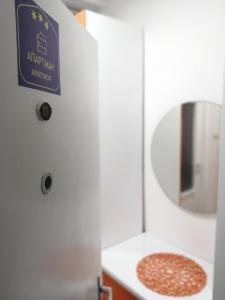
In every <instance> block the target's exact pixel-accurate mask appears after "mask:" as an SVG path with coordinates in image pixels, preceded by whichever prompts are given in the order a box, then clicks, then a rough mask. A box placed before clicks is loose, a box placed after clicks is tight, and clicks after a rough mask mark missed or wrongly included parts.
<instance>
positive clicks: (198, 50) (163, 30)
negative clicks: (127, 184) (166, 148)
mask: <svg viewBox="0 0 225 300" xmlns="http://www.w3.org/2000/svg"><path fill="white" fill-rule="evenodd" d="M102 12H103V13H107V14H109V15H111V16H114V17H118V18H120V19H123V20H125V21H127V22H130V23H132V24H135V25H137V26H140V25H141V26H142V27H143V28H145V29H146V47H145V49H146V78H145V86H146V89H145V95H146V101H145V145H146V146H145V187H146V190H145V197H146V221H147V229H148V231H150V232H151V233H153V234H154V235H156V236H158V237H160V238H161V239H165V240H168V241H170V242H172V243H174V244H175V245H177V246H178V247H181V248H184V249H186V250H188V251H191V252H193V253H195V254H197V255H199V256H202V257H203V258H206V259H209V260H211V261H212V260H213V257H214V244H215V228H216V220H215V218H204V217H200V216H195V215H192V214H190V213H187V212H185V211H182V210H180V209H179V208H177V207H175V206H174V205H172V204H171V202H170V201H169V199H168V197H167V196H166V195H165V194H164V193H163V192H162V190H161V188H160V187H159V185H158V183H157V181H156V179H155V175H154V173H153V170H152V165H151V162H150V154H149V151H150V144H151V141H152V136H153V133H154V130H155V128H156V126H157V124H158V122H159V120H160V119H161V118H162V116H163V115H164V114H165V113H166V112H167V111H168V110H170V109H171V108H173V107H174V106H176V105H178V104H179V103H181V102H185V101H197V100H208V101H212V102H215V103H218V104H221V103H222V91H223V73H224V60H225V39H224V36H225V29H224V28H225V2H224V1H223V0H215V1H211V0H199V1H194V0H190V1H180V0H169V1H168V0H143V1H141V4H140V1H139V0H134V1H132V2H131V1H130V0H124V1H115V2H112V3H110V4H109V6H108V7H106V8H105V9H103V10H102Z"/></svg>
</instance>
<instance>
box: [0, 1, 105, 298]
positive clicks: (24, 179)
mask: <svg viewBox="0 0 225 300" xmlns="http://www.w3.org/2000/svg"><path fill="white" fill-rule="evenodd" d="M53 2H54V3H53ZM20 3H21V5H27V7H28V8H30V12H29V11H28V10H27V11H26V14H27V18H26V22H28V20H29V18H34V19H33V21H34V22H41V19H42V21H43V20H44V19H45V18H46V20H47V19H48V17H47V15H46V14H48V15H50V16H51V17H52V18H53V19H54V20H55V21H56V22H57V23H58V26H59V35H58V38H59V59H60V63H59V66H60V68H59V69H60V82H61V92H60V95H59V94H56V93H49V92H46V90H45V89H41V88H40V89H39V87H38V88H37V87H36V88H34V87H33V88H32V87H31V86H29V84H28V86H29V87H25V86H19V85H18V68H17V54H18V53H17V30H16V19H15V0H3V1H1V2H0V37H1V56H0V69H1V77H0V78H1V80H0V245H1V246H0V265H1V268H0V299H4V300H72V299H79V300H97V299H98V286H97V276H98V274H99V269H100V236H99V202H98V201H99V195H98V193H99V191H98V184H99V158H98V155H99V149H98V92H97V76H96V75H97V46H96V42H95V41H94V40H93V39H92V38H91V37H90V35H89V34H88V33H87V32H86V31H85V30H84V29H82V28H81V27H80V26H79V25H78V24H76V23H75V22H74V18H73V16H72V14H71V12H69V11H68V10H67V8H66V7H65V6H64V5H63V4H62V2H61V1H51V0H36V4H37V5H38V6H39V8H38V7H37V6H35V5H36V4H34V5H31V4H30V0H29V1H28V0H24V1H22V0H21V1H20ZM20 7H22V6H20ZM32 14H33V15H32ZM39 14H40V17H39ZM41 15H42V17H41ZM35 16H36V17H37V18H38V19H37V18H36V19H35ZM39 18H40V19H39ZM50 22H51V21H49V23H50ZM46 23H47V21H46ZM17 25H18V24H17ZM28 25H29V22H28ZM46 28H48V25H46ZM28 29H29V30H31V27H29V26H28ZM43 30H44V29H43ZM43 32H44V31H43ZM40 33H41V32H40ZM43 36H44V34H42V35H39V36H38V37H39V42H40V43H41V42H44V40H45V39H44V37H43ZM26 42H27V43H28V44H29V42H30V41H29V38H28V37H27V41H26ZM45 42H46V41H45ZM37 43H38V42H37ZM38 45H39V46H40V47H41V45H40V44H37V46H38ZM44 45H45V46H46V47H44V46H43V44H42V46H43V49H42V50H43V51H42V50H41V51H42V52H43V53H46V51H47V49H48V51H49V50H50V49H51V47H52V44H51V43H50V42H49V41H48V40H47V43H46V44H45V43H44ZM39 50H40V48H39ZM32 51H33V50H32ZM35 51H36V50H35ZM42 55H43V56H42ZM42 55H41V54H40V53H39V56H42V57H44V55H45V54H42ZM18 59H19V54H18ZM49 68H50V67H49ZM38 74H39V73H38ZM40 74H41V73H40ZM40 74H39V75H40ZM43 102H47V103H48V104H49V105H50V106H51V107H52V116H51V118H50V120H49V121H41V120H40V118H39V117H38V115H37V108H38V106H39V104H40V103H43ZM47 173H51V174H52V189H51V190H50V192H49V194H43V192H42V190H41V182H42V176H43V175H44V174H47ZM48 184H49V182H48V183H46V188H48Z"/></svg>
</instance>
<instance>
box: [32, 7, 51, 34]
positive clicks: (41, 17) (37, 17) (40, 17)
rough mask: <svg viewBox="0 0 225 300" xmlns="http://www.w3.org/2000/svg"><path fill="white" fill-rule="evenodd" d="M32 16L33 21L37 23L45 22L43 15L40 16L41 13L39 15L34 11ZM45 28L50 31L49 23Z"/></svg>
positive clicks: (46, 23)
mask: <svg viewBox="0 0 225 300" xmlns="http://www.w3.org/2000/svg"><path fill="white" fill-rule="evenodd" d="M31 16H32V19H33V20H34V21H37V20H38V21H39V22H40V23H42V22H43V21H44V19H43V15H42V14H40V13H39V14H38V13H37V12H36V11H34V10H32V12H31ZM44 26H45V29H46V30H48V29H49V24H48V22H47V21H46V22H45V24H44Z"/></svg>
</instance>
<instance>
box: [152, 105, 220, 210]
mask: <svg viewBox="0 0 225 300" xmlns="http://www.w3.org/2000/svg"><path fill="white" fill-rule="evenodd" d="M220 114H221V107H220V106H219V105H216V104H213V103H209V102H190V103H185V104H182V105H180V106H178V107H176V108H174V109H173V110H171V111H169V112H168V113H167V114H166V116H165V117H164V118H163V119H162V120H161V122H160V123H159V125H158V127H157V128H156V131H155V133H154V136H153V141H152V147H151V157H152V165H153V169H154V171H155V174H156V177H157V180H158V182H159V184H160V186H161V188H162V189H163V190H164V192H165V193H166V194H167V196H168V197H169V198H170V199H171V200H172V201H173V202H174V203H175V204H176V205H178V206H180V207H182V208H184V209H187V210H190V211H193V212H195V213H200V214H215V213H216V212H217V188H218V164H219V139H220Z"/></svg>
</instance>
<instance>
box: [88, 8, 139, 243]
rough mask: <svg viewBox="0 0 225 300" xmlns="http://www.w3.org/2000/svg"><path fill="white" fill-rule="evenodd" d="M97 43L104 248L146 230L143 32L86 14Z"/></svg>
mask: <svg viewBox="0 0 225 300" xmlns="http://www.w3.org/2000/svg"><path fill="white" fill-rule="evenodd" d="M87 29H88V31H89V32H90V33H91V34H92V35H93V37H94V38H95V39H96V40H97V41H98V46H99V88H100V152H101V228H102V246H103V248H105V247H107V246H110V245H112V244H115V243H117V242H120V241H123V240H125V239H127V238H129V237H132V236H135V235H137V234H139V233H140V232H141V230H142V92H143V89H142V84H143V80H142V79H143V77H142V72H143V68H142V52H143V33H142V31H141V30H140V29H136V28H134V27H132V26H129V25H127V24H124V23H122V22H119V21H117V20H114V19H112V18H109V17H104V16H101V15H98V14H95V13H92V12H87Z"/></svg>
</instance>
